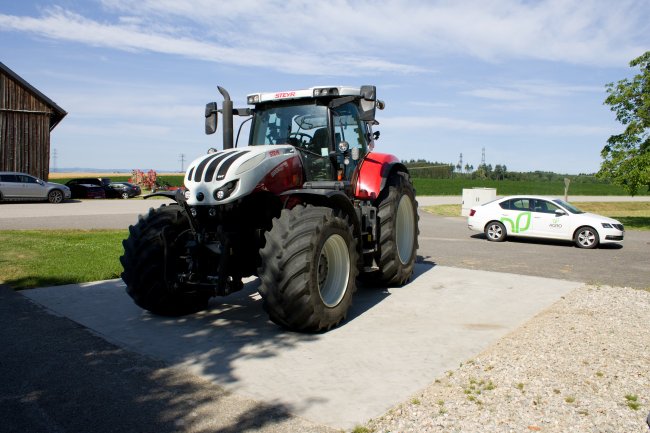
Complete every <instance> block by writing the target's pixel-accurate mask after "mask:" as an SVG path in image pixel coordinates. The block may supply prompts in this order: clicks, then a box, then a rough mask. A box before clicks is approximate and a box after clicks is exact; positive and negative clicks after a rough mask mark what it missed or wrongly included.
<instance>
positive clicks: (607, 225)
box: [600, 223, 612, 229]
mask: <svg viewBox="0 0 650 433" xmlns="http://www.w3.org/2000/svg"><path fill="white" fill-rule="evenodd" d="M600 224H601V225H602V226H603V228H604V229H611V228H612V225H611V224H610V223H600Z"/></svg>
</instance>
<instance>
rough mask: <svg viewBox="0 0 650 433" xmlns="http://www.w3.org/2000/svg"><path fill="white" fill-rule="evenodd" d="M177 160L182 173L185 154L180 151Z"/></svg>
mask: <svg viewBox="0 0 650 433" xmlns="http://www.w3.org/2000/svg"><path fill="white" fill-rule="evenodd" d="M178 160H179V161H180V162H181V173H183V172H184V171H185V154H184V153H181V154H180V155H179V156H178Z"/></svg>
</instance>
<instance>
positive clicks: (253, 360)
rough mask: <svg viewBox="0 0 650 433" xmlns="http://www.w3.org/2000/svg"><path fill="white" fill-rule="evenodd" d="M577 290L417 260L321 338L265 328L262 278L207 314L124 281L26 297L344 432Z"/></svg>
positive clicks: (365, 294)
mask: <svg viewBox="0 0 650 433" xmlns="http://www.w3.org/2000/svg"><path fill="white" fill-rule="evenodd" d="M581 285H582V283H579V282H569V281H563V280H556V279H549V278H540V277H531V276H523V275H513V274H504V273H495V272H487V271H476V270H466V269H458V268H449V267H443V266H435V265H434V264H418V265H417V267H416V278H415V279H414V280H413V282H411V283H410V284H408V285H406V286H404V287H401V288H394V289H389V290H380V289H371V288H363V289H360V290H359V292H358V293H357V294H356V295H355V303H354V306H353V307H352V309H351V311H350V317H349V318H348V321H347V322H345V323H344V324H343V325H342V326H340V327H339V328H337V329H334V330H332V331H330V332H328V333H325V334H318V335H303V334H297V333H291V332H286V331H283V330H281V329H280V328H278V327H277V326H275V325H274V324H272V323H271V322H270V321H268V319H267V316H266V314H265V313H264V311H263V309H262V305H261V304H262V302H261V299H260V297H259V295H258V294H257V286H258V282H257V279H249V280H248V281H247V283H246V285H245V288H244V290H242V291H241V292H238V293H236V294H233V295H231V296H229V297H226V298H217V299H213V300H212V304H211V309H209V310H208V311H204V312H201V313H197V314H194V315H191V316H186V317H181V318H174V319H170V318H161V317H157V316H153V315H151V314H149V313H147V312H144V311H142V310H141V309H140V308H138V307H137V306H135V305H134V304H133V303H132V302H131V299H130V298H129V297H128V296H127V295H126V293H125V291H124V284H123V283H122V281H121V280H110V281H102V282H97V283H89V284H80V285H68V286H59V287H55V288H42V289H34V290H29V291H23V292H22V293H23V294H24V295H25V296H27V297H28V298H30V299H32V300H33V301H35V302H37V303H39V304H41V305H43V306H45V307H46V308H48V309H49V310H51V311H52V312H54V313H55V314H60V315H63V316H66V317H69V318H70V319H72V320H74V321H76V322H78V323H81V324H82V325H84V326H86V327H88V328H90V329H91V330H93V331H94V332H97V333H98V334H100V335H102V336H103V337H104V338H106V339H107V340H109V341H111V342H113V343H116V344H118V345H120V346H122V347H125V348H127V349H130V350H132V351H135V352H138V353H142V354H145V355H149V356H151V357H154V358H157V359H160V360H163V361H165V362H168V363H170V364H173V365H180V366H182V367H186V368H188V369H190V370H191V371H192V372H194V373H196V374H200V375H202V376H205V377H208V378H210V379H211V380H212V381H214V382H215V383H217V384H219V385H221V386H223V387H225V388H226V389H227V390H230V391H232V392H235V393H238V394H241V395H244V396H248V397H252V398H254V399H256V400H260V401H264V402H268V403H277V404H284V405H286V406H287V407H289V408H290V409H291V411H292V412H293V413H294V414H296V415H298V416H302V417H304V418H307V419H309V420H312V421H315V422H318V423H322V424H326V425H329V426H332V427H336V428H345V429H349V428H351V427H353V426H354V425H356V424H359V423H363V422H365V421H367V420H368V419H369V418H373V417H377V416H379V415H381V414H383V413H384V412H385V411H386V410H388V409H389V408H390V407H391V406H393V405H395V404H396V403H399V402H401V401H404V400H407V399H408V398H409V397H410V396H412V395H413V394H415V393H417V392H418V391H419V390H420V389H422V388H424V387H425V386H427V385H428V384H430V383H431V382H432V381H433V380H434V379H435V378H436V377H439V376H441V375H443V374H444V372H445V371H447V370H450V369H455V368H456V367H458V365H459V364H460V363H461V362H464V361H466V360H468V359H471V358H472V357H474V356H475V355H477V354H478V353H479V352H481V351H482V350H483V349H485V348H486V347H487V346H489V345H490V344H492V343H493V342H494V341H495V340H497V339H498V338H500V337H502V336H503V335H505V334H506V333H508V332H510V331H511V330H513V329H515V328H516V327H518V326H519V325H521V324H522V323H524V322H525V321H526V320H528V319H529V318H530V317H532V316H533V315H535V314H536V313H538V312H539V311H540V310H542V309H544V308H546V307H547V306H549V305H550V304H552V303H553V302H555V301H556V300H558V299H559V298H560V297H561V296H562V295H564V294H566V293H568V292H569V291H571V290H573V289H575V288H577V287H580V286H581Z"/></svg>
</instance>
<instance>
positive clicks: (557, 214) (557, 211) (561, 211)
mask: <svg viewBox="0 0 650 433" xmlns="http://www.w3.org/2000/svg"><path fill="white" fill-rule="evenodd" d="M555 215H556V216H562V215H566V212H564V211H563V210H562V209H558V210H556V211H555Z"/></svg>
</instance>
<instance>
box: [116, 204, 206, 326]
mask: <svg viewBox="0 0 650 433" xmlns="http://www.w3.org/2000/svg"><path fill="white" fill-rule="evenodd" d="M189 228H190V226H189V221H188V219H187V216H186V215H185V212H184V211H183V210H182V209H181V207H180V206H178V205H176V204H172V205H162V206H161V207H160V208H158V209H150V210H149V214H148V215H147V216H146V217H142V216H140V217H139V221H138V223H137V224H136V225H134V226H130V227H129V237H128V238H127V239H125V240H124V241H122V245H123V246H124V255H123V256H122V257H120V262H121V263H122V266H123V267H124V271H123V272H122V279H123V280H124V282H125V283H126V292H127V293H128V294H129V296H131V298H133V301H134V302H135V303H136V305H138V306H139V307H141V308H144V309H145V310H148V311H150V312H152V313H154V314H158V315H162V316H180V315H183V314H190V313H194V312H196V311H199V310H202V309H205V308H206V307H207V304H208V300H209V299H210V295H209V294H207V293H205V292H200V291H192V290H191V289H189V288H188V287H185V286H183V285H180V284H178V283H170V282H169V281H167V278H166V273H167V274H168V275H169V274H172V273H173V270H174V267H175V265H176V264H177V263H179V261H180V260H179V256H180V255H181V254H182V253H183V248H184V240H185V239H186V237H187V236H188V235H189ZM163 236H164V239H163ZM165 240H166V241H167V244H168V247H167V253H166V254H165ZM165 261H167V263H165ZM170 271H171V272H170Z"/></svg>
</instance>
